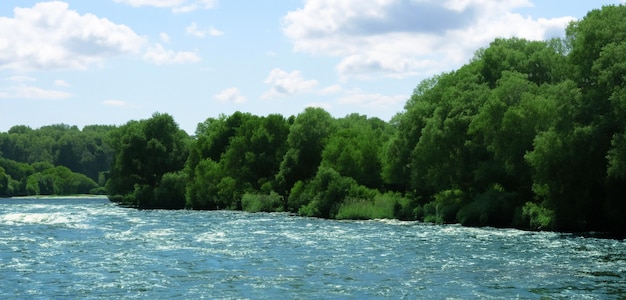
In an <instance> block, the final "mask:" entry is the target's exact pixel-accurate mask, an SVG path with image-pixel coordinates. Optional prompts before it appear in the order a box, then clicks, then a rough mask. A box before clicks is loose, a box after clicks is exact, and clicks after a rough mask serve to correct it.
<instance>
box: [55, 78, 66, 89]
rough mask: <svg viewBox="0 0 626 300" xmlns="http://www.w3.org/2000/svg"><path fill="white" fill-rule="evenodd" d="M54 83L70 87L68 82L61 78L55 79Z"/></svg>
mask: <svg viewBox="0 0 626 300" xmlns="http://www.w3.org/2000/svg"><path fill="white" fill-rule="evenodd" d="M54 85H56V86H60V87H70V84H69V83H68V82H67V81H65V80H63V79H57V80H55V81H54Z"/></svg>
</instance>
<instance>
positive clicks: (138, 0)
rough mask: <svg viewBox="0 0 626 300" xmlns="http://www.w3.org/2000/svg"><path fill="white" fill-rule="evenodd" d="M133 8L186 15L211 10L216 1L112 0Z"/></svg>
mask: <svg viewBox="0 0 626 300" xmlns="http://www.w3.org/2000/svg"><path fill="white" fill-rule="evenodd" d="M114 1H115V2H117V3H125V4H128V5H131V6H134V7H141V6H152V7H158V8H170V9H171V10H172V12H174V13H186V12H191V11H194V10H198V9H211V8H213V7H215V5H216V4H217V1H216V0H114Z"/></svg>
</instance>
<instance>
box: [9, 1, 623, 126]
mask: <svg viewBox="0 0 626 300" xmlns="http://www.w3.org/2000/svg"><path fill="white" fill-rule="evenodd" d="M623 2H624V1H623V0H615V1H564V0H558V1H530V0H502V1H491V0H447V1H441V0H371V1H359V0H342V1H335V0H265V1H251V0H248V1H241V0H229V1H226V0H221V1H220V0H89V1H85V0H81V1H50V2H45V1H28V0H2V1H1V2H0V107H1V108H0V131H7V130H8V129H9V128H11V127H12V126H14V125H28V126H30V127H33V128H38V127H41V126H44V125H50V124H58V123H65V124H70V125H77V126H79V127H82V126H84V125H91V124H113V125H121V124H124V123H126V122H127V121H129V120H138V119H145V118H149V117H150V116H151V115H152V114H153V113H154V112H162V113H169V114H171V115H173V116H174V118H175V120H176V121H177V122H178V124H179V125H180V127H181V128H182V129H184V130H186V131H187V132H189V133H190V134H193V132H194V130H195V128H196V125H197V124H198V123H199V122H203V121H204V120H205V119H206V118H208V117H218V116H219V115H220V114H226V115H230V114H232V113H233V112H235V111H243V112H250V113H253V114H256V115H267V114H271V113H279V114H282V115H284V116H285V117H287V116H289V115H297V114H298V113H300V112H302V111H303V110H304V109H305V108H306V107H308V106H316V107H322V108H324V109H326V110H327V111H328V112H330V113H331V114H332V115H333V116H335V117H343V116H345V115H347V114H349V113H355V112H356V113H360V114H364V115H367V116H370V117H379V118H381V119H383V120H386V121H388V120H389V119H390V118H391V117H392V116H393V115H395V114H396V113H398V112H400V111H402V109H403V106H404V103H405V102H406V100H407V99H408V97H409V96H410V94H411V93H412V91H413V89H414V88H415V86H416V85H417V84H418V83H419V82H420V81H421V80H423V79H425V78H428V77H431V76H433V75H436V74H439V73H441V72H445V71H450V70H453V69H456V68H458V67H460V66H461V65H463V64H465V63H467V62H468V61H469V59H471V57H472V56H473V53H474V52H475V51H476V50H477V49H479V48H480V47H485V46H487V45H488V44H489V42H491V41H492V40H493V39H494V38H497V37H512V36H517V37H522V38H527V39H532V40H541V39H546V38H550V37H554V36H562V35H563V34H564V28H565V26H566V25H567V24H568V23H569V22H570V21H572V20H575V19H579V18H582V17H584V15H585V14H586V13H587V12H588V11H589V10H592V9H595V8H600V7H601V6H602V5H605V4H619V3H623Z"/></svg>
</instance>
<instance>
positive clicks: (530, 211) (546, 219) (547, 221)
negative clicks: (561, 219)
mask: <svg viewBox="0 0 626 300" xmlns="http://www.w3.org/2000/svg"><path fill="white" fill-rule="evenodd" d="M522 221H523V222H524V223H525V225H527V226H528V227H529V228H531V229H539V230H541V229H545V230H550V229H553V228H554V212H553V211H552V210H550V209H547V208H545V207H543V206H541V205H538V204H536V203H532V202H526V204H524V207H523V208H522Z"/></svg>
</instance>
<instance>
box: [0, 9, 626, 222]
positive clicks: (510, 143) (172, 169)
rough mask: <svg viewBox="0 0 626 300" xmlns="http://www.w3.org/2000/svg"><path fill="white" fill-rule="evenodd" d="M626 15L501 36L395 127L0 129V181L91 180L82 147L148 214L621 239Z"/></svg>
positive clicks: (233, 121) (425, 92) (603, 13)
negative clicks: (410, 223)
mask: <svg viewBox="0 0 626 300" xmlns="http://www.w3.org/2000/svg"><path fill="white" fill-rule="evenodd" d="M623 20H626V6H623V5H620V6H606V7H604V8H602V9H601V10H594V11H591V12H590V13H589V14H588V15H587V16H586V17H585V18H583V19H582V20H580V21H577V22H573V23H571V24H570V26H569V27H568V28H567V31H566V37H565V38H564V39H553V40H549V41H527V40H523V39H518V38H510V39H497V40H495V41H493V42H492V43H491V44H490V45H489V47H487V48H485V49H481V50H479V51H477V52H476V55H475V57H474V58H473V59H472V60H471V61H470V62H469V63H467V64H466V65H464V66H463V67H461V68H460V69H458V70H456V71H453V72H449V73H444V74H440V75H438V76H435V77H433V78H430V79H427V80H424V81H423V82H421V83H420V84H419V85H418V86H417V87H416V89H415V90H414V91H413V94H412V96H411V98H410V99H409V100H408V101H407V103H406V105H405V109H404V110H403V111H402V112H400V113H398V114H397V115H396V116H395V117H394V118H393V119H392V120H391V121H390V122H384V121H382V120H380V119H377V118H368V117H366V116H362V115H358V114H351V115H348V116H346V117H343V118H333V117H332V116H331V115H330V114H329V113H328V112H326V111H324V110H323V109H321V108H307V109H306V110H304V111H303V112H302V113H300V114H299V115H297V116H291V117H289V118H285V117H283V116H281V115H268V116H255V115H252V114H249V113H242V112H236V113H234V114H232V115H230V116H226V115H221V116H220V117H218V118H209V119H207V120H206V121H205V122H203V123H201V124H199V125H198V128H197V130H196V132H195V136H193V137H190V136H188V135H187V134H186V133H185V132H183V131H182V130H180V129H179V128H178V125H177V124H176V123H175V121H174V120H173V118H172V117H171V116H169V115H167V114H158V113H157V114H155V115H153V116H152V118H150V119H148V120H142V121H131V122H129V123H127V124H126V125H124V126H120V127H118V128H114V129H112V130H108V129H110V128H101V127H94V128H86V129H84V130H83V134H85V133H88V132H91V131H93V132H96V131H97V129H100V130H101V131H100V132H102V131H109V133H108V134H107V136H108V138H110V143H109V144H108V145H109V146H106V144H105V143H101V142H96V140H94V139H90V138H89V137H83V138H82V139H84V141H83V142H80V143H77V142H76V140H77V139H78V140H80V139H81V138H79V137H80V136H81V135H80V134H79V133H80V132H79V131H78V130H76V129H73V128H66V127H64V128H62V129H63V130H61V131H60V132H61V133H62V134H57V135H54V134H52V133H53V132H55V131H54V130H53V129H55V128H56V127H51V128H42V129H40V130H38V131H41V132H48V133H46V134H42V135H40V136H37V137H36V138H35V137H31V138H32V140H33V141H35V142H36V143H40V145H39V146H33V147H26V148H28V149H29V150H19V151H18V150H15V149H22V148H19V147H24V146H22V145H23V144H24V143H25V141H27V140H29V139H30V138H26V137H22V136H23V135H24V134H35V133H31V132H34V131H32V130H30V129H29V128H25V127H14V128H12V129H11V130H10V131H9V133H6V134H3V135H0V149H1V151H2V153H1V154H2V157H3V158H2V160H0V162H1V163H2V164H0V191H3V189H4V190H5V191H15V190H20V191H26V193H31V192H32V193H42V190H45V191H46V192H50V191H53V192H56V191H57V190H56V189H57V185H51V184H48V185H46V184H47V183H48V181H46V180H47V179H46V178H49V177H55V176H56V177H64V178H65V176H66V175H60V174H67V172H69V171H70V170H71V171H75V172H81V173H84V174H87V176H88V177H91V178H92V179H94V180H96V179H99V178H100V177H98V178H96V177H94V176H98V174H100V175H101V174H102V171H103V170H105V169H106V168H105V167H102V166H101V165H97V166H94V165H90V164H91V163H94V162H95V161H98V163H103V162H107V163H108V161H107V160H106V159H105V160H102V159H91V157H100V158H102V157H108V156H107V155H109V154H110V153H111V152H109V150H111V149H112V151H114V152H115V155H114V157H113V159H112V164H111V168H110V176H109V177H110V178H109V180H108V182H107V184H106V188H107V192H108V194H109V197H110V199H111V200H113V201H119V202H121V203H124V204H126V205H131V206H137V207H143V208H192V209H243V210H247V211H289V212H293V213H298V214H300V215H304V216H314V217H323V218H338V219H344V218H348V219H361V218H399V219H417V220H424V221H430V222H437V223H448V222H460V223H462V224H465V225H471V226H514V227H520V228H528V229H553V230H571V231H578V230H606V231H615V232H617V231H620V232H622V233H623V232H624V230H625V228H626V219H625V218H624V216H625V215H626V83H625V82H626V22H623ZM57 127H58V126H57ZM56 129H57V130H59V128H56ZM46 130H52V131H46ZM70 133H72V134H70ZM24 136H25V135H24ZM66 136H67V137H66ZM86 136H90V135H86ZM94 136H97V135H94ZM63 141H66V142H63ZM89 145H91V146H89ZM96 146H97V147H96ZM81 147H82V148H81ZM107 147H110V148H107ZM46 149H50V150H46ZM85 149H88V150H85ZM79 157H80V159H78V158H79ZM16 161H20V163H17V162H16ZM55 165H56V166H57V167H53V166H55ZM59 165H62V166H66V167H67V168H63V167H58V166H59ZM68 168H69V169H68ZM36 174H38V175H36ZM35 175H36V176H35ZM46 176H48V177H46ZM100 179H101V178H100ZM53 181H54V180H53ZM37 187H38V188H39V190H37ZM58 188H59V189H63V188H66V187H64V186H63V185H58ZM72 188H74V189H75V187H72ZM68 189H71V188H68ZM0 193H1V192H0ZM5 194H7V192H5Z"/></svg>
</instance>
